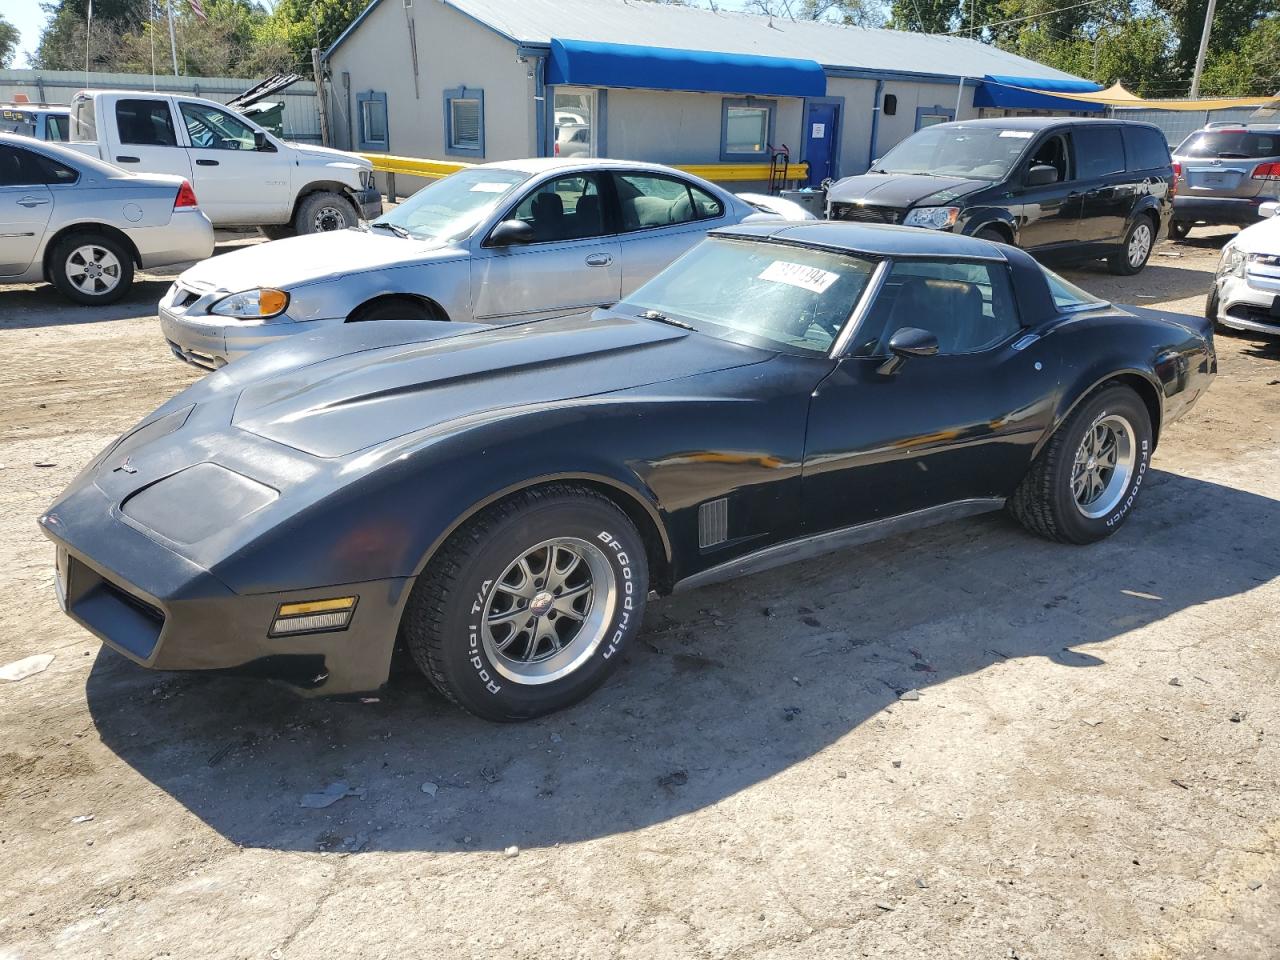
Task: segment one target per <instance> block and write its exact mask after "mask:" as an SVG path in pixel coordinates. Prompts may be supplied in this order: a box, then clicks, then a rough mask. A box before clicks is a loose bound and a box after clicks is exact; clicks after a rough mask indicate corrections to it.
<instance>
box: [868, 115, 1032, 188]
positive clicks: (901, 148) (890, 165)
mask: <svg viewBox="0 0 1280 960" xmlns="http://www.w3.org/2000/svg"><path fill="white" fill-rule="evenodd" d="M1031 136H1032V131H1030V130H1002V129H1000V128H999V127H972V126H966V125H965V124H963V123H960V124H950V123H949V124H944V125H939V126H936V127H926V128H925V129H923V130H919V131H917V132H916V133H913V134H912V135H911V136H909V137H907V139H905V140H903V141H902V142H901V143H900V144H898V145H897V146H896V147H894V148H893V149H892V150H890V151H889V152H888V153H886V154H885V155H884V157H883V159H881V161H880V162H879V163H877V164H876V165H875V167H873V168H872V172H873V173H923V174H929V175H932V176H937V177H964V178H965V179H966V180H1003V179H1004V178H1005V177H1006V176H1007V175H1008V173H1009V171H1010V170H1011V169H1012V168H1013V165H1014V164H1015V163H1017V161H1018V157H1020V156H1021V155H1022V151H1023V150H1025V149H1026V146H1027V144H1028V143H1029V142H1030V141H1031Z"/></svg>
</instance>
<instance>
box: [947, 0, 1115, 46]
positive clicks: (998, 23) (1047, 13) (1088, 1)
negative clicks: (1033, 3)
mask: <svg viewBox="0 0 1280 960" xmlns="http://www.w3.org/2000/svg"><path fill="white" fill-rule="evenodd" d="M1109 2H1111V0H1084V3H1073V4H1071V5H1070V6H1066V7H1055V8H1054V9H1052V10H1042V11H1040V12H1039V13H1031V14H1027V16H1025V17H1014V18H1012V19H1010V20H993V21H992V22H991V23H984V24H981V25H979V26H976V27H957V28H956V29H955V30H948V31H947V32H946V33H944V34H943V36H944V37H950V36H954V35H955V34H957V33H964V32H965V31H966V30H969V31H976V30H985V29H987V27H1002V26H1004V25H1005V24H1008V23H1022V21H1024V20H1035V19H1037V18H1039V17H1051V16H1053V15H1054V14H1055V13H1065V12H1066V11H1068V10H1076V9H1078V8H1080V7H1092V6H1096V5H1097V4H1099V3H1109Z"/></svg>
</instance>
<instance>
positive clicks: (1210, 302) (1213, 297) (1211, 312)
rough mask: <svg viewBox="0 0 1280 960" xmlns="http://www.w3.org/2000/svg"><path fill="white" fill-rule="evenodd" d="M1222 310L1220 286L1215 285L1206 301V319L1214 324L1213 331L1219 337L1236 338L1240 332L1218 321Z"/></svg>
mask: <svg viewBox="0 0 1280 960" xmlns="http://www.w3.org/2000/svg"><path fill="white" fill-rule="evenodd" d="M1219 309H1220V301H1219V299H1218V285H1217V284H1216V283H1215V284H1214V285H1213V286H1212V287H1210V288H1209V296H1208V297H1206V298H1205V301H1204V317H1205V319H1206V320H1208V321H1210V322H1211V323H1212V324H1213V330H1214V332H1215V333H1217V334H1219V335H1226V336H1232V337H1233V336H1236V335H1237V333H1238V331H1236V330H1233V329H1232V328H1231V327H1228V326H1227V325H1226V324H1224V323H1223V322H1222V321H1221V320H1219V319H1218V311H1219Z"/></svg>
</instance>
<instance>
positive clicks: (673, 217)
mask: <svg viewBox="0 0 1280 960" xmlns="http://www.w3.org/2000/svg"><path fill="white" fill-rule="evenodd" d="M612 178H613V188H614V193H615V194H616V196H617V205H618V217H619V225H620V228H621V232H620V233H619V235H618V237H619V241H620V243H621V248H620V249H621V252H622V296H624V297H625V296H628V295H629V294H630V293H631V292H632V291H634V290H635V289H636V288H637V287H639V286H640V285H641V284H643V283H646V282H648V281H649V280H650V279H651V278H652V277H653V276H654V275H655V274H657V273H658V272H659V271H661V270H664V269H666V267H667V266H668V265H669V264H670V263H671V261H673V260H675V259H676V258H677V257H679V256H680V255H681V254H683V253H684V252H685V251H686V250H688V249H689V248H690V247H692V246H693V245H694V244H695V243H697V242H698V241H699V240H701V239H702V238H703V237H704V236H706V234H707V231H708V230H710V229H712V228H713V227H715V226H717V225H722V224H723V223H724V215H725V208H724V204H723V203H721V202H720V201H719V200H718V199H717V198H715V197H713V196H712V195H711V194H709V193H708V192H707V191H705V190H703V189H701V188H699V187H697V186H694V185H693V184H692V183H689V182H688V181H687V180H684V179H682V178H680V177H673V176H667V175H665V174H659V173H651V172H649V171H623V172H616V173H614V174H612Z"/></svg>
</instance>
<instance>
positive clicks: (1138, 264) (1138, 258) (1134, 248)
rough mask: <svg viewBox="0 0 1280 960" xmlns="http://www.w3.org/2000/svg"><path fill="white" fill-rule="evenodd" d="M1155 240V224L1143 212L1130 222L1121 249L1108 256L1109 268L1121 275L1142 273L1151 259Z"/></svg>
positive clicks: (1127, 275)
mask: <svg viewBox="0 0 1280 960" xmlns="http://www.w3.org/2000/svg"><path fill="white" fill-rule="evenodd" d="M1155 242H1156V229H1155V225H1154V223H1153V222H1152V220H1151V218H1150V217H1149V216H1147V215H1146V214H1142V215H1141V216H1140V217H1138V218H1137V219H1136V220H1134V221H1133V223H1132V224H1130V226H1129V231H1128V232H1127V233H1126V234H1125V235H1124V242H1123V244H1121V247H1120V251H1119V252H1118V253H1114V254H1112V255H1111V256H1109V257H1107V267H1108V269H1110V271H1111V272H1112V273H1114V274H1116V275H1117V276H1121V277H1131V276H1133V275H1134V274H1135V273H1140V272H1141V271H1142V268H1143V267H1145V266H1146V265H1147V261H1148V260H1150V259H1151V248H1152V247H1154V246H1155Z"/></svg>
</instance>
